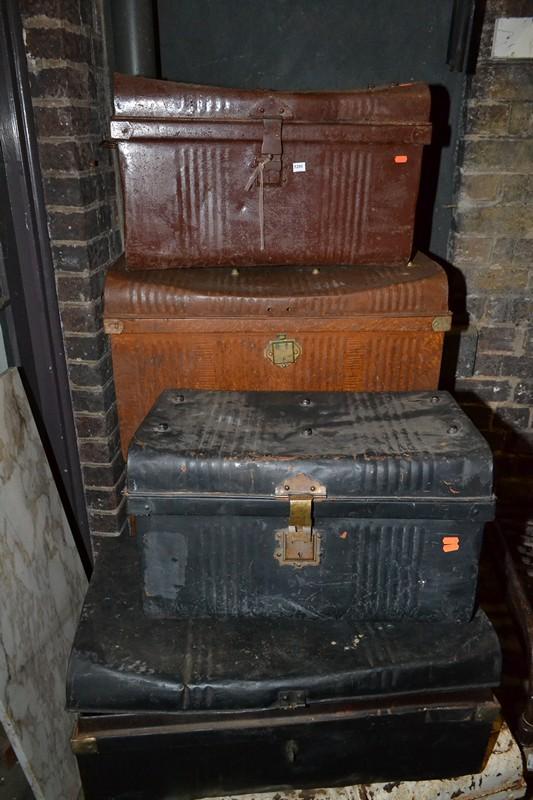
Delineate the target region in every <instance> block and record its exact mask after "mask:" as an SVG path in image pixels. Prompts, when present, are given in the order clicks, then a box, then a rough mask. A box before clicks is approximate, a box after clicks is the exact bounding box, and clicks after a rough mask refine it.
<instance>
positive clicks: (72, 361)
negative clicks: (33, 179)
mask: <svg viewBox="0 0 533 800" xmlns="http://www.w3.org/2000/svg"><path fill="white" fill-rule="evenodd" d="M20 8H21V13H22V17H23V26H24V35H25V42H26V51H27V58H28V67H29V71H30V83H31V91H32V99H33V106H34V114H35V123H36V129H37V137H38V145H39V154H40V160H41V167H42V171H43V181H44V190H45V199H46V204H47V212H48V228H49V233H50V239H51V244H52V254H53V259H54V266H55V274H56V285H57V293H58V298H59V307H60V313H61V320H62V325H63V333H64V338H65V344H66V353H67V360H68V368H69V374H70V380H71V392H72V402H73V407H74V415H75V421H76V428H77V434H78V444H79V451H80V458H81V463H82V470H83V477H84V483H85V492H86V498H87V505H88V512H89V521H90V526H91V530H92V532H93V533H104V534H113V533H118V532H119V531H120V530H121V528H122V526H123V525H124V524H125V514H124V505H123V502H122V501H121V494H120V492H121V489H122V486H123V480H124V464H123V461H122V458H121V456H120V453H119V449H118V427H117V414H116V408H115V398H114V388H113V380H112V371H111V357H110V351H109V345H108V341H107V337H106V336H105V335H104V332H103V324H102V301H101V295H102V286H103V280H104V275H105V271H106V268H107V266H108V265H109V264H110V263H111V262H112V261H113V260H114V259H115V258H116V257H117V256H118V255H119V254H120V252H121V250H122V243H121V235H120V231H119V224H118V215H117V205H116V184H115V171H114V164H113V153H112V151H110V150H109V149H107V148H106V147H105V146H103V144H102V143H103V140H104V139H105V138H106V137H107V135H108V120H109V109H110V81H109V74H108V70H107V65H106V56H105V46H104V31H103V15H102V7H101V4H100V2H94V0H21V2H20Z"/></svg>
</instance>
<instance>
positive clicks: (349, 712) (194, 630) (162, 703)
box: [67, 537, 500, 800]
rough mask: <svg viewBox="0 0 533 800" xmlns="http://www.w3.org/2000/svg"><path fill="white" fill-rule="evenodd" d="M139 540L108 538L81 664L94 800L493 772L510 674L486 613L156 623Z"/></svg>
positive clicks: (81, 760) (74, 679)
mask: <svg viewBox="0 0 533 800" xmlns="http://www.w3.org/2000/svg"><path fill="white" fill-rule="evenodd" d="M135 545H136V543H135V541H134V539H133V538H131V539H129V538H124V537H123V538H121V539H119V540H108V541H103V542H101V543H100V547H99V555H98V558H97V561H96V567H95V572H94V575H93V579H92V582H91V585H90V587H89V592H88V595H87V598H86V601H85V605H84V608H83V612H82V616H81V621H80V625H79V627H78V631H77V633H76V639H75V642H74V647H73V651H72V656H71V659H70V664H69V671H68V681H67V705H68V707H69V708H70V709H73V710H77V711H81V712H82V713H81V715H80V718H79V724H78V729H77V731H76V733H75V736H74V739H73V747H74V750H75V752H76V754H77V758H78V764H79V767H80V772H81V775H82V780H83V787H84V792H85V797H86V800H96V798H97V799H98V800H111V798H119V797H120V798H122V800H159V799H161V800H162V799H163V798H169V797H173V798H189V797H197V796H202V795H214V794H218V795H223V794H229V793H234V792H243V791H259V790H268V789H280V790H282V789H283V788H286V787H292V788H305V787H317V786H342V785H349V784H352V783H358V782H365V783H370V782H373V781H389V780H391V781H394V780H401V779H402V778H405V779H411V780H415V779H423V778H444V777H452V776H456V775H461V774H468V773H471V772H476V771H478V770H480V769H481V767H482V763H483V759H484V757H485V754H486V750H487V747H488V744H489V739H490V735H491V732H492V730H493V726H494V725H495V723H496V722H497V718H498V706H497V703H496V702H495V701H494V699H493V698H492V696H491V693H490V687H492V686H495V685H496V684H497V683H498V681H499V673H500V651H499V645H498V640H497V638H496V636H495V633H494V631H493V629H492V627H491V625H490V623H489V622H488V620H487V618H486V617H485V615H484V614H483V613H482V612H478V613H477V614H476V616H475V618H474V619H473V621H472V622H470V623H468V624H465V625H455V624H449V623H435V624H433V625H427V624H425V623H420V622H407V623H397V624H392V623H374V624H371V623H360V624H358V625H356V626H354V625H353V624H348V623H347V622H346V621H333V622H322V621H319V622H310V621H308V620H306V619H302V620H297V619H291V620H289V619H282V620H280V619H277V620H275V619H268V618H264V619H259V620H251V619H246V618H242V617H241V618H235V617H233V618H229V619H226V620H222V619H212V620H207V619H200V620H190V621H181V620H165V619H159V620H152V619H149V618H148V617H146V616H145V615H144V614H143V613H142V608H141V597H140V593H139V591H138V585H139V579H140V565H139V557H138V550H137V548H136V546H135Z"/></svg>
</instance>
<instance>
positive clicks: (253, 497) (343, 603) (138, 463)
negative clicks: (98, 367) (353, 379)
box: [127, 390, 493, 622]
mask: <svg viewBox="0 0 533 800" xmlns="http://www.w3.org/2000/svg"><path fill="white" fill-rule="evenodd" d="M491 491H492V460H491V454H490V450H489V448H488V445H487V444H486V442H485V441H484V439H483V438H482V437H481V435H480V434H479V433H478V432H477V431H476V429H475V428H474V426H473V425H472V424H471V423H470V421H469V420H468V418H467V417H466V416H465V415H464V413H463V412H462V411H461V409H460V408H459V406H458V405H457V404H456V403H455V401H454V400H453V399H452V398H451V397H450V395H448V394H447V393H446V392H435V393H430V392H409V393H402V394H394V393H375V394H366V393H359V394H351V393H334V394H333V393H325V392H323V393H311V394H307V395H304V394H301V393H293V392H281V393H273V392H262V393H260V392H248V393H238V392H200V391H185V390H183V391H182V390H176V391H168V392H165V393H163V394H162V395H161V397H160V398H159V400H158V402H157V403H156V405H155V406H154V408H153V409H152V411H151V412H150V414H149V415H148V417H147V418H146V419H145V421H144V423H143V424H142V425H141V427H140V428H139V430H138V431H137V434H136V435H135V437H134V439H133V442H132V445H131V447H130V451H129V457H128V488H127V492H128V507H129V511H130V513H131V514H133V515H135V517H136V525H137V532H138V535H139V541H140V545H141V548H142V553H143V565H144V568H143V581H142V584H143V594H144V609H145V611H146V612H147V613H148V614H149V615H151V616H161V617H176V618H184V619H185V618H191V617H192V618H197V617H198V618H199V617H206V616H223V617H231V616H245V617H254V618H261V617H271V618H288V617H291V618H293V617H301V618H307V619H310V620H311V619H312V620H333V619H338V620H344V621H347V622H355V621H357V620H363V619H364V620H383V621H386V620H398V619H402V618H418V619H421V620H426V621H439V620H440V621H444V620H449V621H455V622H465V621H468V620H469V619H470V618H471V616H472V613H473V609H474V605H475V594H476V582H477V570H478V557H479V550H480V546H481V539H482V532H483V527H484V522H485V521H486V520H487V519H490V518H491V517H492V509H493V500H492V494H491Z"/></svg>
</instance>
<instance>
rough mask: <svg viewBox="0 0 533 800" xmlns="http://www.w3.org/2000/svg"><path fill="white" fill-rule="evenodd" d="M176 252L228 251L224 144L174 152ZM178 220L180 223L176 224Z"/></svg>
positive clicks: (226, 154) (229, 178) (226, 151)
mask: <svg viewBox="0 0 533 800" xmlns="http://www.w3.org/2000/svg"><path fill="white" fill-rule="evenodd" d="M174 167H175V174H176V183H177V187H176V209H175V211H176V218H175V225H174V230H175V240H174V245H175V247H176V249H177V250H178V252H184V253H190V252H194V253H195V255H198V256H201V255H202V254H204V255H205V257H206V260H208V259H209V256H210V254H211V253H213V252H222V251H226V250H228V249H231V232H232V228H231V226H230V222H229V221H230V219H231V214H230V203H231V194H232V189H233V187H232V177H233V176H232V173H231V165H230V160H229V148H228V147H225V146H224V145H220V144H218V143H216V144H201V143H196V144H193V145H189V144H182V145H181V146H180V147H177V148H176V151H175V165H174ZM178 221H179V222H178Z"/></svg>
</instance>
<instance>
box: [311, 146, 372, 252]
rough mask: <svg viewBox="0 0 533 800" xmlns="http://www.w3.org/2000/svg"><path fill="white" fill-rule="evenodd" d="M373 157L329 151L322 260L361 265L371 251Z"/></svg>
mask: <svg viewBox="0 0 533 800" xmlns="http://www.w3.org/2000/svg"><path fill="white" fill-rule="evenodd" d="M373 169H374V157H373V153H372V152H370V151H369V150H359V151H355V152H354V151H349V150H345V149H344V150H327V151H325V152H324V155H323V163H322V169H321V178H322V180H321V184H320V188H319V197H320V205H321V207H320V214H319V219H320V227H319V238H318V243H317V247H318V258H319V259H323V260H324V262H325V263H332V262H335V261H337V262H338V263H340V264H342V263H344V264H349V263H351V262H357V261H358V260H360V259H358V255H360V254H361V253H364V252H366V251H367V250H368V244H367V236H368V215H369V213H370V194H371V192H372V190H373V185H372V178H373V176H372V170H373Z"/></svg>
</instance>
